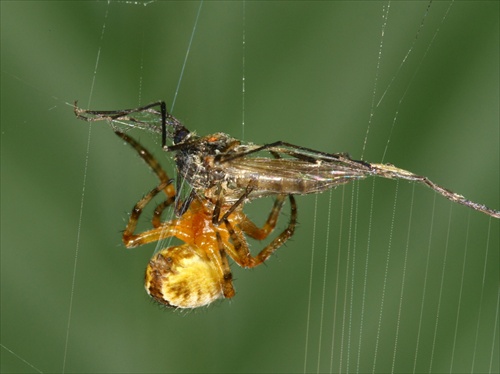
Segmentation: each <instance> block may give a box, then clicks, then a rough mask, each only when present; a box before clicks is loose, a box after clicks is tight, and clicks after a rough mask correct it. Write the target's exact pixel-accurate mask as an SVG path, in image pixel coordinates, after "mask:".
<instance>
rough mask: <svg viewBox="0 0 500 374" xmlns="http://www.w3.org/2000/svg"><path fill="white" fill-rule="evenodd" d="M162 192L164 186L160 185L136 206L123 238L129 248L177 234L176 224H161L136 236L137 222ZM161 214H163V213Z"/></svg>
mask: <svg viewBox="0 0 500 374" xmlns="http://www.w3.org/2000/svg"><path fill="white" fill-rule="evenodd" d="M162 190H164V187H163V185H162V184H160V185H159V186H157V187H155V188H153V189H152V190H151V191H149V193H147V194H146V195H145V196H144V197H143V198H142V199H141V200H139V201H138V202H137V204H135V206H134V208H133V209H132V213H131V214H130V218H129V220H128V223H127V226H126V227H125V231H124V232H123V236H122V239H123V243H124V244H125V246H126V247H127V248H134V247H137V246H139V245H142V244H146V243H151V242H155V241H158V240H162V239H165V238H168V237H170V236H173V235H175V232H174V231H173V228H174V226H175V224H174V223H172V222H166V223H161V224H159V225H157V226H155V228H154V229H152V230H148V231H145V232H143V233H140V234H134V232H135V229H136V227H137V222H138V221H139V217H140V215H141V213H142V211H143V209H144V207H145V206H146V205H148V204H149V202H150V201H151V200H152V199H153V198H154V197H155V196H156V195H157V194H158V193H160V192H161V191H162ZM167 201H168V200H167ZM160 205H162V204H160ZM157 209H158V208H157ZM155 213H156V211H155ZM159 214H161V212H160V213H159ZM154 224H155V217H153V225H154Z"/></svg>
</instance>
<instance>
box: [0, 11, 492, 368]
mask: <svg viewBox="0 0 500 374" xmlns="http://www.w3.org/2000/svg"><path fill="white" fill-rule="evenodd" d="M388 5H389V4H388V3H387V2H380V3H373V4H370V5H368V4H366V3H359V4H358V3H338V2H332V3H328V2H321V3H314V4H310V3H307V4H306V3H299V2H293V3H289V4H286V3H283V2H267V3H253V2H249V3H247V4H246V5H245V13H244V14H243V5H242V4H240V3H216V2H207V3H204V4H203V8H202V11H201V13H200V18H199V21H198V24H197V31H196V33H195V34H194V37H193V41H192V45H191V49H190V53H189V57H188V59H187V63H186V65H185V68H184V75H183V78H182V82H181V85H180V86H179V89H178V90H177V84H178V82H179V76H180V72H181V69H182V66H183V64H184V59H185V56H186V50H187V46H188V45H189V41H190V38H191V35H192V34H193V27H194V24H195V20H196V16H197V12H198V9H199V3H186V2H179V3H175V2H165V3H164V2H156V3H154V2H153V3H150V4H148V5H147V6H143V5H141V3H139V2H137V3H134V2H110V3H106V2H96V3H74V2H72V3H60V4H58V3H46V2H37V3H31V4H30V5H29V6H28V5H26V4H24V3H22V2H21V3H16V4H15V3H5V2H2V3H1V6H2V12H1V13H2V111H1V112H2V269H1V270H2V272H1V277H2V281H1V288H2V296H1V297H2V303H1V305H2V317H1V318H2V332H1V334H2V335H1V344H2V348H1V362H2V364H1V365H2V372H27V371H35V372H36V371H41V372H59V371H61V370H63V363H64V370H65V371H66V372H73V371H85V372H111V371H112V372H120V371H129V372H133V371H137V372H152V371H161V372H164V371H173V372H181V371H189V372H201V371H218V372H223V371H230V372H236V371H245V372H262V371H266V372H270V371H275V372H278V371H279V372H303V371H306V372H330V371H332V372H338V371H342V372H346V371H362V372H366V371H374V372H389V371H395V372H401V371H414V372H421V371H429V372H442V371H450V372H462V371H475V372H498V370H499V367H498V361H499V360H498V356H499V353H498V350H499V343H498V337H499V335H500V334H499V331H498V329H499V327H498V319H499V316H498V300H499V285H498V263H499V259H498V248H499V245H498V237H499V233H498V229H499V224H498V221H496V220H490V219H489V218H487V217H485V216H483V215H481V214H479V213H476V212H469V210H467V209H466V208H464V207H460V206H453V205H452V204H451V203H450V202H448V201H446V200H445V199H442V198H440V197H439V196H435V194H434V193H432V192H431V191H429V190H428V189H426V188H424V187H420V186H413V185H412V184H408V183H406V182H400V183H396V182H394V181H382V180H376V181H375V182H374V183H372V182H371V181H365V182H364V183H360V184H359V185H352V186H346V187H345V188H339V189H337V190H335V191H333V192H332V193H331V194H328V193H326V194H323V195H319V196H317V197H315V196H307V197H300V198H298V204H299V205H298V207H299V222H300V226H299V227H298V230H297V232H296V234H295V236H294V238H293V239H292V241H291V242H290V243H288V244H287V245H286V246H285V247H283V248H280V249H279V251H278V253H277V254H276V256H274V257H273V258H272V259H271V260H270V261H269V263H268V264H267V266H263V267H261V268H257V269H254V270H252V271H248V270H243V269H238V268H237V267H236V266H232V270H233V272H234V277H235V288H236V291H237V296H236V298H235V299H233V300H231V301H224V302H221V303H218V304H216V305H214V306H213V307H211V308H209V309H204V310H199V311H194V312H190V313H187V314H186V313H172V312H170V311H165V310H162V309H161V308H157V307H155V306H153V305H151V304H150V303H149V302H148V297H147V295H146V294H145V293H144V291H143V286H142V276H143V271H144V267H145V265H146V263H147V261H148V259H149V257H150V256H151V253H152V252H153V251H154V246H149V247H145V248H138V249H134V250H130V251H127V250H125V249H124V248H123V247H122V245H121V243H120V240H119V237H120V230H122V229H123V227H124V226H125V223H126V218H127V214H128V212H129V209H130V208H131V207H132V205H133V203H134V202H135V201H137V199H138V198H140V197H141V196H142V195H143V194H144V193H145V191H147V190H149V189H150V188H151V187H153V185H154V184H155V178H154V175H151V173H148V171H147V168H146V167H145V166H144V165H143V163H142V162H141V160H139V159H138V157H136V155H135V154H134V153H133V152H132V151H131V150H130V149H129V148H128V147H126V146H124V145H123V144H122V142H120V141H118V139H117V138H116V137H115V136H114V135H113V134H112V133H111V132H110V131H109V129H108V128H106V126H101V125H97V124H94V125H93V126H92V133H91V138H90V143H89V146H88V147H89V151H88V153H87V134H88V126H87V125H86V124H84V123H80V122H78V121H76V120H75V119H74V117H73V114H72V112H71V108H70V107H68V106H67V105H65V103H67V102H69V103H71V102H72V101H73V100H74V99H77V98H79V99H80V105H87V103H86V102H85V100H87V98H88V97H89V95H91V97H92V101H91V105H92V107H93V108H103V109H109V108H121V107H124V106H134V105H139V104H145V103H147V102H150V101H153V100H158V99H165V100H166V101H167V103H169V105H170V104H171V103H172V100H173V97H174V94H175V92H176V91H178V94H177V99H176V102H175V107H174V114H175V115H176V116H178V117H179V118H180V119H181V120H183V122H184V123H185V124H186V126H187V127H188V128H189V129H192V130H196V131H197V132H198V133H199V134H208V133H212V132H216V131H223V132H227V133H230V134H232V135H234V136H236V137H239V136H240V135H241V134H242V133H243V126H242V122H244V138H245V139H246V140H251V141H253V142H255V143H266V142H269V141H274V140H278V139H283V140H287V141H289V142H291V143H295V144H300V145H304V146H307V147H311V148H315V149H319V150H325V151H332V152H338V151H349V152H350V153H351V155H352V156H353V157H360V156H361V154H362V152H363V151H362V150H363V144H364V138H365V133H366V130H367V124H368V122H370V131H369V136H368V140H367V143H366V148H365V150H364V153H363V158H364V159H366V160H368V161H373V162H379V161H381V160H382V158H383V157H384V161H385V162H391V163H394V164H395V165H396V166H400V167H403V168H405V169H408V170H411V171H415V172H417V173H420V174H423V175H426V176H428V177H430V178H431V179H432V180H435V181H436V182H438V183H440V184H442V185H443V186H446V187H449V188H451V189H452V190H454V191H456V192H459V193H463V194H464V195H465V196H467V197H469V198H471V199H472V200H475V201H479V202H482V203H485V204H487V205H488V206H492V207H494V208H498V207H499V205H500V204H499V201H498V191H499V187H498V170H499V169H500V168H499V161H498V135H499V134H498V131H499V129H498V127H499V126H498V102H499V100H498V99H499V98H498V68H497V67H498V23H497V20H496V18H495V17H493V16H494V15H495V14H498V4H492V3H490V2H476V3H475V5H474V6H472V5H471V4H468V3H460V2H459V3H454V4H453V5H452V7H451V9H450V11H449V13H448V14H447V13H446V12H447V9H448V6H449V3H441V2H438V3H433V4H432V5H431V8H430V10H429V12H428V14H427V16H425V17H424V14H425V12H426V9H427V6H428V4H427V3H426V2H422V3H420V2H415V3H406V2H405V3H392V4H390V7H389V10H388V13H387V7H388ZM106 13H107V16H106ZM446 14H447V15H446ZM21 15H22V17H21ZM445 15H446V17H445ZM20 20H22V21H20ZM478 20H480V21H478ZM422 22H424V26H423V28H422V29H421V31H420V32H419V33H418V38H416V35H417V31H418V30H419V28H420V24H421V23H422ZM384 24H385V34H384V38H383V47H382V48H380V41H381V38H380V33H381V29H382V26H383V25H384ZM493 31H494V32H493ZM103 33H104V34H103ZM243 33H244V34H243ZM436 33H437V36H436V37H435V39H434V40H433V37H434V35H436ZM35 35H36V38H35V37H34V36H35ZM101 35H103V36H101ZM243 35H244V38H245V39H244V40H245V44H244V48H242V40H243ZM415 39H416V40H415ZM34 41H36V42H34ZM412 46H413V47H412ZM410 48H411V53H410V54H409V56H408V58H407V59H406V60H405V56H406V54H407V53H408V51H409V50H410ZM98 51H100V53H99V60H98V61H99V63H98V65H97V69H96V55H97V53H98ZM380 51H381V52H380ZM379 52H380V53H381V54H380V57H379ZM404 60H405V63H404V64H402V62H403V61H404ZM242 61H244V63H243V64H242ZM378 64H379V68H378V69H377V65H378ZM400 66H401V68H400ZM243 69H244V73H243ZM242 77H243V78H244V82H245V94H244V98H243V99H242ZM375 77H377V78H375ZM93 79H95V81H94V83H92V80H93ZM391 82H392V83H391ZM375 84H376V88H375V89H374V86H375ZM388 86H390V87H389V89H388V90H387V92H386V93H385V95H383V100H382V102H381V103H380V105H378V106H376V107H375V106H374V110H373V113H374V115H373V118H372V120H371V121H370V111H371V108H372V104H371V103H372V97H373V96H375V97H376V99H375V102H378V101H379V99H380V98H381V97H382V94H383V93H384V92H385V90H386V88H387V87H388ZM91 87H93V89H91ZM401 99H403V100H402V102H401V104H399V102H400V101H401ZM243 103H244V104H243ZM89 105H90V104H89ZM243 108H244V109H243ZM395 117H396V121H395V122H394V126H393V120H394V118H395ZM242 118H243V120H242ZM135 135H137V136H138V137H139V140H140V141H141V143H145V145H146V146H147V147H148V149H151V150H153V151H155V150H156V149H157V143H156V139H154V138H151V137H150V136H149V135H146V134H140V133H136V134H135ZM389 139H390V142H389V146H388V147H387V153H386V155H385V156H383V155H384V152H385V149H386V144H387V143H388V141H389ZM156 154H157V155H158V152H156ZM87 155H88V168H87V171H86V177H85V178H86V179H85V187H84V188H85V190H84V191H85V195H84V201H83V211H82V210H80V202H81V201H82V179H83V175H84V174H83V173H84V171H83V165H84V164H85V158H86V157H87ZM492 155H494V156H493V157H492ZM161 158H162V160H163V165H164V166H165V167H166V169H167V170H168V171H169V172H172V170H173V165H172V163H171V161H170V158H169V157H165V156H161ZM14 196H15V197H17V198H14ZM20 196H22V197H20ZM247 208H248V211H249V212H250V213H249V214H250V215H251V217H252V218H254V219H255V220H256V221H259V220H263V219H264V217H265V216H266V214H267V212H268V209H269V208H270V202H269V201H263V202H254V203H252V204H250V205H248V206H247V207H246V209H247ZM80 214H81V216H82V218H81V229H80V230H81V231H80V237H79V239H78V243H79V244H78V248H79V249H78V261H77V266H76V271H74V263H75V262H74V259H75V240H76V233H77V225H78V222H79V218H78V217H79V216H80ZM146 216H147V214H146ZM286 219H287V213H286V209H285V213H284V214H283V217H282V221H283V222H285V221H286ZM142 224H143V227H144V228H145V227H148V222H147V219H145V220H143V222H142ZM283 225H284V223H283ZM26 233H29V236H30V240H26V239H27V238H26V236H27V235H26ZM25 238H26V239H25ZM252 248H253V249H254V251H256V250H257V249H258V248H260V244H259V243H253V244H252ZM367 253H368V254H367ZM73 282H74V283H73ZM72 284H74V288H73V291H72V287H73V286H72ZM70 295H73V296H72V297H73V300H72V309H71V312H70V311H69V310H68V305H69V303H70ZM69 318H71V324H70V327H69V329H68V323H67V322H68V319H69ZM64 352H66V353H64ZM194 358H196V359H194Z"/></svg>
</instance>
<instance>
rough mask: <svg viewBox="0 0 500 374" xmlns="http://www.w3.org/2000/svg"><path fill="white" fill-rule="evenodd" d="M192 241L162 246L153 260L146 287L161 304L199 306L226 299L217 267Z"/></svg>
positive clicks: (149, 265)
mask: <svg viewBox="0 0 500 374" xmlns="http://www.w3.org/2000/svg"><path fill="white" fill-rule="evenodd" d="M196 249H197V248H196V247H194V246H191V245H189V244H183V245H180V246H176V247H169V248H165V249H162V250H161V251H160V252H158V253H156V254H155V255H154V256H153V258H152V259H151V260H150V261H149V264H148V267H147V269H146V279H145V287H146V291H147V292H148V294H149V295H150V296H151V297H152V298H154V299H155V300H156V301H158V302H159V303H160V304H163V305H166V306H170V307H174V308H197V307H200V306H204V305H208V304H210V303H211V302H213V301H215V300H217V299H219V298H223V297H224V295H223V291H222V285H221V276H220V274H219V272H218V271H217V269H216V267H215V266H214V264H213V263H212V262H210V261H209V260H208V259H207V258H206V257H202V255H200V252H199V251H197V250H196Z"/></svg>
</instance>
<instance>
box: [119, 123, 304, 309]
mask: <svg viewBox="0 0 500 374" xmlns="http://www.w3.org/2000/svg"><path fill="white" fill-rule="evenodd" d="M115 133H116V135H118V136H119V137H120V138H121V139H123V140H124V141H126V142H127V143H128V144H130V145H131V146H132V147H133V148H134V149H135V150H136V151H137V153H138V154H139V156H140V157H141V158H142V159H143V160H144V161H145V162H146V163H147V164H148V165H149V167H150V168H151V169H152V170H153V172H154V173H155V174H156V175H157V177H158V179H159V181H160V183H159V185H158V186H156V187H155V188H153V189H152V190H151V191H150V192H149V193H148V194H146V195H145V196H144V197H143V198H142V199H141V200H139V202H137V204H136V205H135V206H134V208H133V210H132V213H131V215H130V219H129V221H128V224H127V226H126V228H125V231H124V232H123V242H124V243H125V246H126V247H127V248H134V247H137V246H140V245H143V244H146V243H151V242H157V241H161V240H163V239H166V238H169V237H177V238H178V239H180V240H182V241H183V242H184V244H181V245H178V246H171V247H168V248H163V249H161V250H160V251H158V252H157V253H155V254H154V255H153V257H152V258H151V260H150V261H149V263H148V266H147V269H146V277H145V288H146V291H147V292H148V294H149V295H150V296H151V297H152V298H153V299H154V300H156V301H157V302H159V303H161V304H163V305H165V306H169V307H175V308H197V307H201V306H204V305H208V304H210V303H212V302H213V301H215V300H217V299H221V298H231V297H233V296H234V295H235V291H234V288H233V284H232V274H231V269H230V267H229V263H228V259H227V255H229V257H231V258H232V259H233V260H234V261H235V262H236V263H237V264H238V265H239V266H241V267H243V268H253V267H255V266H257V265H259V264H261V263H263V262H264V261H266V260H267V259H268V258H269V256H270V255H271V254H272V253H273V252H274V251H275V250H276V249H278V248H279V247H280V246H282V245H283V244H284V243H285V242H286V241H287V240H288V239H289V238H290V237H291V236H292V235H293V233H294V230H295V225H296V221H297V206H296V203H295V199H294V197H293V196H292V195H289V196H288V199H289V201H290V205H291V216H290V221H289V224H288V227H287V228H286V229H285V230H284V231H283V232H282V233H281V234H279V235H278V236H277V237H276V238H275V239H274V240H272V241H271V243H269V244H268V245H267V246H266V247H265V248H264V249H262V250H261V251H260V252H259V253H258V254H257V255H256V256H252V255H251V254H250V251H249V247H248V243H247V241H246V239H245V234H246V235H248V236H250V237H252V238H254V239H258V240H263V239H265V238H266V237H267V236H268V235H269V234H270V233H271V232H272V231H273V230H274V228H275V226H276V223H277V220H278V216H279V213H280V211H281V209H282V206H283V204H284V202H285V199H286V198H287V196H286V195H278V196H277V197H276V199H275V203H274V206H273V208H272V210H271V213H270V214H269V217H268V219H267V221H266V223H265V224H264V225H263V226H262V227H261V228H259V227H257V226H256V225H255V224H254V223H253V222H252V221H251V220H250V219H249V218H248V217H247V216H246V215H245V214H244V213H243V211H242V207H243V200H244V199H241V200H240V201H239V202H237V203H236V204H232V205H230V206H228V205H223V204H221V202H220V201H221V200H219V202H216V204H215V206H214V205H213V204H212V202H211V201H209V200H206V199H203V198H200V197H199V196H196V197H194V198H192V199H191V201H190V203H189V206H188V207H187V209H185V211H184V212H183V214H182V215H181V216H180V217H178V218H175V219H173V220H171V221H167V222H162V221H161V215H162V213H163V211H164V210H165V209H166V208H167V207H169V206H170V205H172V203H173V202H174V201H175V198H176V191H175V188H174V186H173V185H172V180H171V179H169V177H168V175H167V173H166V172H165V171H164V170H163V169H162V167H161V166H160V164H159V163H158V161H157V160H156V159H155V158H154V157H153V155H151V153H149V152H148V151H147V150H146V149H145V148H144V147H143V146H142V145H140V144H139V142H137V141H136V140H135V139H133V138H132V137H130V136H129V135H127V134H125V133H123V132H121V131H119V130H117V129H115ZM250 189H251V188H250V187H249V190H250ZM162 191H163V192H164V193H165V195H166V200H165V201H163V202H162V203H160V204H159V205H157V207H156V209H155V210H154V214H153V219H152V225H153V228H152V229H151V230H148V231H145V232H142V233H139V234H136V233H135V230H136V226H137V222H138V219H139V217H140V215H141V213H142V211H143V209H144V208H145V207H146V206H147V205H148V204H149V203H150V202H151V201H152V199H153V198H154V197H155V196H156V195H157V194H159V193H160V192H162Z"/></svg>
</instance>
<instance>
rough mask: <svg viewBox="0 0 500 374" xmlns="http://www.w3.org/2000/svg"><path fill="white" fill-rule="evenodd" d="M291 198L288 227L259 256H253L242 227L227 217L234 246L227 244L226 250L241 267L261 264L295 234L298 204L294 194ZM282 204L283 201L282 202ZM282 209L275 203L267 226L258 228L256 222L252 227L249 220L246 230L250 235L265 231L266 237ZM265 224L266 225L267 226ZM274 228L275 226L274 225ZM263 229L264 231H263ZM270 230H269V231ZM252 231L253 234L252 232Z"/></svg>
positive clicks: (228, 228)
mask: <svg viewBox="0 0 500 374" xmlns="http://www.w3.org/2000/svg"><path fill="white" fill-rule="evenodd" d="M289 199H290V204H291V215H290V221H289V223H288V227H287V228H286V229H285V230H284V231H283V232H282V233H281V234H280V235H278V236H277V237H276V238H275V239H274V240H273V241H272V242H271V243H269V244H268V245H267V246H266V247H265V248H264V249H262V250H261V251H260V252H259V253H258V254H257V256H252V255H251V254H250V251H249V249H248V243H247V242H246V240H245V238H244V236H243V233H242V231H241V230H242V229H243V228H242V229H240V228H239V227H233V226H232V225H231V223H230V222H229V220H228V219H225V221H224V223H225V226H226V228H227V230H228V232H229V235H230V237H231V240H232V242H233V246H232V247H230V246H227V247H226V250H227V251H228V254H229V255H230V256H231V258H232V259H233V260H234V261H235V262H236V263H237V264H238V265H240V266H241V267H244V268H253V267H255V266H257V265H260V264H261V263H263V262H264V261H266V260H267V259H268V258H269V256H271V254H273V253H274V251H276V249H278V248H279V247H281V246H282V245H283V244H285V242H286V241H287V240H288V239H290V237H291V236H292V235H293V233H294V231H295V226H296V224H297V204H296V202H295V198H294V197H293V195H289ZM281 204H282V203H281ZM279 205H280V203H278V206H279ZM280 209H281V207H278V208H276V204H275V207H274V208H273V211H271V214H270V217H269V218H268V222H266V225H268V227H267V228H265V227H264V228H262V229H258V228H257V227H256V226H255V224H252V226H253V228H250V225H249V224H248V222H250V221H249V220H248V221H247V222H246V223H245V225H244V227H245V228H244V229H243V230H244V231H245V232H247V233H248V234H249V235H250V236H252V235H256V236H257V234H258V233H259V231H260V233H261V235H262V233H264V234H263V235H265V236H264V237H266V236H267V235H268V234H269V232H271V231H272V230H271V227H273V223H272V222H273V220H274V221H275V220H276V217H277V215H278V213H279V210H280ZM275 224H276V222H274V225H275ZM266 225H265V226H266ZM273 228H274V227H273ZM255 229H256V230H255ZM261 230H263V231H261ZM267 231H269V232H267ZM250 233H252V234H250Z"/></svg>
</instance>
